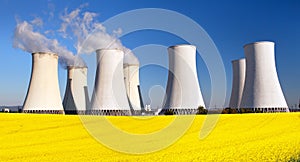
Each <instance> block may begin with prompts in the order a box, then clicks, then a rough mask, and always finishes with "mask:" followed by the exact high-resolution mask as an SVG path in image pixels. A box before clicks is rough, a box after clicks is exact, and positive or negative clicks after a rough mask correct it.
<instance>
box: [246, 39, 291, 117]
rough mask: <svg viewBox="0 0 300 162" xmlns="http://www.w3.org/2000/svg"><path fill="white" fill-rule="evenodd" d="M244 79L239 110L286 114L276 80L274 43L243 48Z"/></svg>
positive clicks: (286, 109) (255, 44) (286, 108)
mask: <svg viewBox="0 0 300 162" xmlns="http://www.w3.org/2000/svg"><path fill="white" fill-rule="evenodd" d="M244 52H245V56H246V79H245V85H244V91H243V97H242V101H241V105H240V107H241V108H249V109H252V110H254V111H256V110H259V111H263V112H288V111H289V109H288V106H287V103H286V100H285V97H284V95H283V92H282V90H281V86H280V83H279V80H278V76H277V71H276V65H275V55H274V42H268V41H263V42H255V43H250V44H247V45H245V46H244Z"/></svg>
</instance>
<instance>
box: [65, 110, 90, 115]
mask: <svg viewBox="0 0 300 162" xmlns="http://www.w3.org/2000/svg"><path fill="white" fill-rule="evenodd" d="M65 114H67V115H85V114H86V111H85V110H78V111H77V110H65Z"/></svg>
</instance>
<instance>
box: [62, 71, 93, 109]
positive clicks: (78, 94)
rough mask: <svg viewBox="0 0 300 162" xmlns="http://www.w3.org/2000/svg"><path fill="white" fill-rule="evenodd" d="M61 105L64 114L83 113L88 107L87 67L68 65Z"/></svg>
mask: <svg viewBox="0 0 300 162" xmlns="http://www.w3.org/2000/svg"><path fill="white" fill-rule="evenodd" d="M67 70H68V77H67V79H68V80H67V86H66V91H65V96H64V100H63V106H64V110H65V113H66V114H85V113H86V110H89V108H90V99H89V94H88V86H87V67H76V66H68V67H67Z"/></svg>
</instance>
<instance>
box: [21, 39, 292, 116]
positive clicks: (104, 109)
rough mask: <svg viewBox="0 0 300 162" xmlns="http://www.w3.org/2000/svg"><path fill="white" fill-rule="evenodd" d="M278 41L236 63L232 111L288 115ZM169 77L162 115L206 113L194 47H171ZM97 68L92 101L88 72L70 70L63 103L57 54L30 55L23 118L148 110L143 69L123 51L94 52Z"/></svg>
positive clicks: (248, 51)
mask: <svg viewBox="0 0 300 162" xmlns="http://www.w3.org/2000/svg"><path fill="white" fill-rule="evenodd" d="M274 46H275V44H274V42H269V41H262V42H254V43H250V44H247V45H245V46H244V53H245V59H239V60H234V61H232V69H233V80H232V91H231V97H230V102H229V107H230V108H234V109H242V108H243V109H246V110H251V111H254V112H256V111H260V112H289V109H288V106H287V103H286V100H285V97H284V94H283V92H282V89H281V86H280V83H279V79H278V76H277V71H276V65H275V50H274ZM168 57H169V73H168V81H167V87H166V94H165V97H164V103H163V105H162V110H161V111H160V113H159V114H165V113H166V112H169V111H172V113H173V114H177V115H184V114H196V113H197V111H198V107H199V106H202V107H204V108H205V104H204V101H203V98H202V93H201V90H200V86H199V81H198V76H197V69H196V47H195V46H193V45H176V46H171V47H169V48H168ZM96 58H97V69H96V76H95V83H94V90H93V95H92V99H91V102H90V100H89V94H88V86H87V67H85V66H83V67H76V66H68V67H67V70H68V75H67V85H66V90H65V96H64V100H63V103H62V102H61V97H60V91H59V83H58V55H57V54H55V53H51V52H36V53H32V72H31V78H30V83H29V88H28V91H27V95H26V98H25V101H24V105H23V112H24V113H47V114H91V115H116V116H124V115H141V114H142V110H143V109H144V106H143V100H142V97H141V91H140V82H139V64H130V63H126V64H124V61H123V59H124V52H123V51H122V50H119V49H99V50H97V51H96Z"/></svg>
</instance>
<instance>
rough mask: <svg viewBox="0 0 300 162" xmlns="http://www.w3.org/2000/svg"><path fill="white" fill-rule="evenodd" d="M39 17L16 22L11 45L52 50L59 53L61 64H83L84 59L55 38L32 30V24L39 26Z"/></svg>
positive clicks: (37, 50) (31, 51) (34, 50)
mask: <svg viewBox="0 0 300 162" xmlns="http://www.w3.org/2000/svg"><path fill="white" fill-rule="evenodd" d="M42 24H43V21H42V20H41V19H34V20H32V21H31V22H27V21H23V22H18V23H17V26H16V28H15V32H14V39H13V47H14V48H19V49H22V50H24V51H26V52H30V53H34V52H54V53H57V54H58V55H59V58H60V59H59V60H60V63H62V65H63V66H65V67H66V66H67V65H74V66H85V63H84V61H83V60H82V59H81V58H79V57H77V56H74V54H73V53H72V52H71V51H69V50H68V49H67V48H66V47H64V46H61V45H60V44H59V42H58V40H57V39H49V38H47V37H46V36H45V35H43V34H41V33H40V32H37V31H34V25H37V26H41V25H42Z"/></svg>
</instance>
